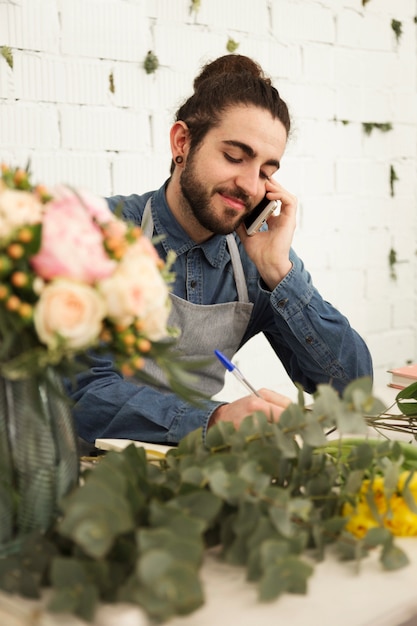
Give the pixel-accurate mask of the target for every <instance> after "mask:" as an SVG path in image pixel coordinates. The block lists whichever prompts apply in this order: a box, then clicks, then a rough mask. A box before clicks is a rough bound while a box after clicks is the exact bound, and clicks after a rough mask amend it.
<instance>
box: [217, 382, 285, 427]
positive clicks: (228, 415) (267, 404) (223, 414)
mask: <svg viewBox="0 0 417 626" xmlns="http://www.w3.org/2000/svg"><path fill="white" fill-rule="evenodd" d="M258 393H259V396H255V395H249V396H245V397H244V398H240V399H239V400H235V401H234V402H230V403H229V404H223V405H221V406H220V407H218V408H217V409H216V410H215V411H214V413H213V414H212V416H211V419H210V423H209V426H213V425H214V424H217V423H218V422H219V421H223V422H233V424H234V426H235V427H236V428H238V427H239V426H240V424H241V423H242V421H243V420H244V419H245V417H247V416H248V415H251V414H252V413H255V412H262V413H265V415H266V416H267V417H268V419H269V420H270V421H271V422H278V421H279V418H280V416H281V414H282V413H283V411H285V409H286V408H287V407H288V406H289V405H290V404H291V400H290V398H288V397H287V396H283V395H282V394H280V393H277V392H275V391H272V390H270V389H260V390H259V392H258Z"/></svg>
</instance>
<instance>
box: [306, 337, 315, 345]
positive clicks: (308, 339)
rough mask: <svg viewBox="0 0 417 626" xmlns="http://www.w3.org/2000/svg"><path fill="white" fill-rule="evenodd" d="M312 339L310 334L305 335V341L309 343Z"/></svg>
mask: <svg viewBox="0 0 417 626" xmlns="http://www.w3.org/2000/svg"><path fill="white" fill-rule="evenodd" d="M313 341H314V339H313V337H312V336H311V335H307V337H306V342H307V343H310V344H311V343H313Z"/></svg>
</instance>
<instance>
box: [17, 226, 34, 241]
mask: <svg viewBox="0 0 417 626" xmlns="http://www.w3.org/2000/svg"><path fill="white" fill-rule="evenodd" d="M18 239H19V241H21V242H22V243H29V242H30V241H32V239H33V233H32V231H31V230H30V228H22V229H21V230H20V231H19V234H18Z"/></svg>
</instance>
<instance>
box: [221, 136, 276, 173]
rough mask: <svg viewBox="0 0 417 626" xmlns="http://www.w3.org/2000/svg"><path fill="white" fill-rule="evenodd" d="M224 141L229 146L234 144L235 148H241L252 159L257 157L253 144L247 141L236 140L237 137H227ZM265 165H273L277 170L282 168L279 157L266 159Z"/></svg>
mask: <svg viewBox="0 0 417 626" xmlns="http://www.w3.org/2000/svg"><path fill="white" fill-rule="evenodd" d="M223 143H224V144H226V145H228V146H233V147H234V148H240V149H241V150H242V151H243V152H244V153H245V154H247V155H248V157H250V158H251V159H254V158H255V157H256V152H255V150H254V149H253V148H251V146H248V144H247V143H243V142H242V141H236V140H235V139H225V140H224V141H223ZM264 165H271V166H272V167H275V168H276V169H277V170H279V168H280V162H279V161H278V160H277V159H268V161H266V162H265V163H264Z"/></svg>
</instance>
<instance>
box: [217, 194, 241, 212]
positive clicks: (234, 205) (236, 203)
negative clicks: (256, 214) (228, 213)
mask: <svg viewBox="0 0 417 626" xmlns="http://www.w3.org/2000/svg"><path fill="white" fill-rule="evenodd" d="M219 195H220V197H221V199H222V201H223V202H224V203H225V204H226V205H227V207H228V208H229V209H233V210H234V211H237V212H238V213H242V212H245V213H246V212H248V206H247V202H246V201H245V200H243V199H242V198H237V197H236V196H230V195H228V194H224V193H221V192H219Z"/></svg>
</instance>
